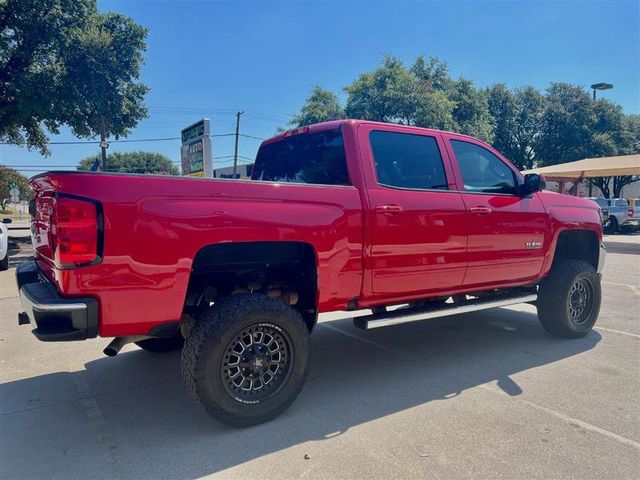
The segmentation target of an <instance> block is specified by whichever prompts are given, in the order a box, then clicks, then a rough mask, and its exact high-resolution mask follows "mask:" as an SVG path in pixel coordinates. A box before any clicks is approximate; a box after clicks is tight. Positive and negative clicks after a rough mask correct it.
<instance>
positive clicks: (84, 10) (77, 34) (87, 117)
mask: <svg viewBox="0 0 640 480" xmlns="http://www.w3.org/2000/svg"><path fill="white" fill-rule="evenodd" d="M146 35H147V30H146V29H145V28H144V27H142V26H140V25H138V24H136V23H135V22H134V21H133V20H131V19H130V18H128V17H126V16H123V15H120V14H117V13H109V12H107V13H100V12H98V11H97V7H96V2H95V0H3V1H1V2H0V140H2V141H4V142H9V143H15V144H26V145H27V146H28V147H29V148H35V149H38V150H39V151H40V152H41V153H42V154H43V155H48V154H49V150H48V148H47V143H46V142H47V131H48V132H50V133H53V134H56V133H59V131H60V127H61V126H63V125H67V126H69V127H70V128H71V131H72V132H73V134H74V135H76V136H78V137H84V138H92V137H95V136H96V135H98V134H99V133H100V131H101V127H102V125H103V123H104V128H105V130H106V133H107V136H114V137H116V138H118V137H120V136H126V135H128V134H129V133H130V129H131V128H133V127H135V126H136V125H137V124H138V122H139V121H140V120H141V119H143V118H145V117H146V115H147V110H146V108H145V106H144V103H143V100H144V96H145V94H146V92H147V90H148V88H147V87H146V86H145V85H143V84H142V83H140V82H138V81H137V79H138V77H139V74H140V67H141V65H142V63H143V58H142V53H143V52H144V50H145V49H146V44H145V39H146Z"/></svg>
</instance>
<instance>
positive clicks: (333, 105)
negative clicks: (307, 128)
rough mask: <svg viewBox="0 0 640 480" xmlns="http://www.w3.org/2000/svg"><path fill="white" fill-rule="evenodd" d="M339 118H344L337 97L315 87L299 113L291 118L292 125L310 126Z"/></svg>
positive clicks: (317, 86)
mask: <svg viewBox="0 0 640 480" xmlns="http://www.w3.org/2000/svg"><path fill="white" fill-rule="evenodd" d="M341 118H344V111H343V110H342V108H341V107H340V102H339V101H338V96H337V95H336V94H335V93H332V92H330V91H328V90H325V89H324V88H322V87H320V86H319V85H316V86H315V87H313V90H312V91H311V94H309V96H308V97H307V100H306V102H305V104H304V105H303V106H302V108H301V109H300V113H298V114H297V115H296V116H295V117H293V120H292V123H293V124H296V125H311V124H312V123H320V122H328V121H330V120H339V119H341Z"/></svg>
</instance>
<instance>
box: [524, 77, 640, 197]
mask: <svg viewBox="0 0 640 480" xmlns="http://www.w3.org/2000/svg"><path fill="white" fill-rule="evenodd" d="M639 132H640V128H639V127H638V121H637V119H636V118H635V117H634V116H625V115H624V114H623V112H622V107H620V106H619V105H615V104H613V103H611V102H609V101H608V100H605V99H598V100H593V99H592V98H591V96H590V95H589V92H588V91H586V90H585V89H583V88H582V87H579V86H577V85H569V84H566V83H555V84H552V85H551V87H549V89H548V90H547V95H546V108H545V111H544V114H543V118H542V123H541V129H540V134H539V136H538V137H537V140H536V155H537V157H538V158H539V159H540V163H542V164H544V165H555V164H557V163H564V162H570V161H573V160H580V159H582V158H593V157H603V156H614V155H628V154H632V153H638V152H639V151H640V145H639V144H638V138H639ZM638 180H640V178H638V177H636V176H630V175H625V176H619V177H611V178H598V179H594V180H591V182H592V183H593V184H594V185H596V186H597V187H598V188H599V189H600V191H601V192H602V193H603V195H604V196H606V197H610V196H611V195H612V194H613V196H614V197H618V196H620V194H621V192H622V188H623V187H624V186H625V185H628V184H630V183H634V182H637V181H638Z"/></svg>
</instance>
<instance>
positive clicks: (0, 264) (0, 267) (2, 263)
mask: <svg viewBox="0 0 640 480" xmlns="http://www.w3.org/2000/svg"><path fill="white" fill-rule="evenodd" d="M8 269H9V254H8V253H7V254H6V255H5V256H4V258H3V259H2V260H0V272H3V271H5V270H8Z"/></svg>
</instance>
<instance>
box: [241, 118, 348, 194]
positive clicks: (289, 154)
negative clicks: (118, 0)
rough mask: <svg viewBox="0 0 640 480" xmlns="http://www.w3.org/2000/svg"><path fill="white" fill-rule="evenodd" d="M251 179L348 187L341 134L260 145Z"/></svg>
mask: <svg viewBox="0 0 640 480" xmlns="http://www.w3.org/2000/svg"><path fill="white" fill-rule="evenodd" d="M251 179H252V180H265V181H268V182H292V183H315V184H324V185H349V175H348V173H347V159H346V156H345V153H344V143H343V140H342V132H341V131H340V130H339V129H338V130H329V131H326V132H318V133H310V134H305V133H301V134H298V135H292V136H291V137H287V138H284V139H282V140H280V141H278V142H274V143H267V144H266V145H262V146H261V147H260V150H259V151H258V155H257V156H256V163H255V165H254V167H253V172H252V174H251Z"/></svg>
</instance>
